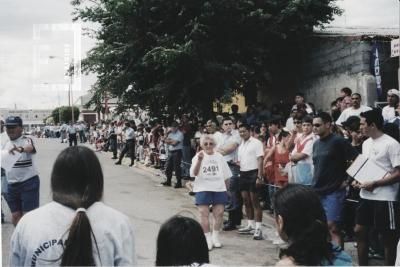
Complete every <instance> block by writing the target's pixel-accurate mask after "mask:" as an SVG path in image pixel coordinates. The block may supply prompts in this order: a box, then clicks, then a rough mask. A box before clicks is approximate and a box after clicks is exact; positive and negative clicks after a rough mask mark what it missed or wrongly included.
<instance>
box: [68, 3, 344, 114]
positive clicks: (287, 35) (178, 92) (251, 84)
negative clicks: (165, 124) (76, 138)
mask: <svg viewBox="0 0 400 267" xmlns="http://www.w3.org/2000/svg"><path fill="white" fill-rule="evenodd" d="M71 3H72V5H74V7H75V12H74V14H75V19H76V20H78V19H80V20H82V21H89V22H93V23H96V24H98V25H99V26H100V27H99V30H97V31H95V32H94V33H93V36H94V37H95V38H97V39H98V43H97V45H96V46H95V47H94V48H93V49H91V50H90V51H89V53H88V57H87V58H86V59H85V60H84V61H83V64H82V66H83V69H84V70H85V71H86V72H95V73H97V75H98V82H97V83H96V84H95V86H94V87H93V88H92V90H93V91H94V92H95V97H96V95H97V97H98V96H99V95H102V94H103V93H104V91H107V92H109V93H110V94H111V95H112V96H117V97H119V100H120V107H119V108H120V110H123V109H126V108H130V107H133V106H134V105H136V104H137V105H139V106H140V107H142V108H148V109H149V110H150V112H151V113H153V114H155V115H159V114H163V113H170V114H171V113H178V114H179V113H182V112H187V111H205V110H211V106H212V102H213V101H214V100H217V99H221V98H225V99H226V98H227V96H228V97H229V94H232V92H233V91H235V90H236V91H239V92H244V93H246V92H247V91H249V90H255V89H257V88H259V87H262V86H263V85H265V84H267V83H269V82H270V75H269V72H270V70H271V68H273V66H274V64H276V63H277V62H280V60H281V58H280V56H279V55H281V54H282V53H286V50H290V51H292V50H293V49H299V44H300V43H301V41H302V40H303V39H304V38H307V37H308V36H309V35H310V34H311V33H312V29H313V26H317V25H318V26H321V25H323V24H324V23H326V22H329V21H330V20H332V17H333V15H334V14H340V10H339V9H338V8H337V6H336V5H335V0H254V1H250V0H208V1H204V0H203V1H202V0H173V1H172V0H147V1H143V0H73V1H72V2H71ZM280 63H282V62H280ZM288 63H289V62H288ZM289 64H290V63H289ZM95 101H96V100H95V99H94V100H93V103H95Z"/></svg>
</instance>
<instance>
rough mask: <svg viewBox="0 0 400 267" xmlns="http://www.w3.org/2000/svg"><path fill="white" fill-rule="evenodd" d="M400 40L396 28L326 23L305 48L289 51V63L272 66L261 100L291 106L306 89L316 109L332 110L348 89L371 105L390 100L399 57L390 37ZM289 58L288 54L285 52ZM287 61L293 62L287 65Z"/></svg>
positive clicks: (316, 31)
mask: <svg viewBox="0 0 400 267" xmlns="http://www.w3.org/2000/svg"><path fill="white" fill-rule="evenodd" d="M397 38H399V29H398V28H369V27H347V28H342V27H326V28H325V29H315V30H314V34H313V36H312V37H311V38H309V39H307V40H306V41H305V42H304V43H303V44H301V47H300V48H299V49H298V50H296V53H297V54H295V53H293V51H288V52H287V56H286V58H285V60H282V62H283V63H284V64H285V65H283V64H281V65H277V66H274V69H275V72H274V73H271V76H272V77H273V78H272V81H271V83H270V85H269V86H267V87H266V88H265V90H261V91H259V92H258V96H257V100H258V101H260V102H264V103H268V104H273V103H278V102H281V103H282V102H284V103H287V104H292V103H293V99H294V95H295V93H296V92H299V91H300V92H302V93H304V95H305V97H306V100H307V102H311V103H313V104H314V105H315V107H316V109H317V110H328V109H329V107H330V103H331V102H332V101H333V100H335V99H336V98H337V97H339V92H340V89H341V88H343V87H349V88H351V89H352V91H353V92H358V93H360V94H361V95H362V97H363V104H366V105H370V106H373V105H374V103H375V102H377V101H382V100H383V101H384V100H385V99H386V92H387V90H389V89H391V88H398V72H397V71H398V68H399V58H391V57H390V50H391V44H390V41H391V40H392V39H397ZM375 44H377V45H378V51H379V59H380V60H379V63H380V74H381V78H382V83H381V84H382V89H383V90H382V94H381V96H380V97H378V95H377V90H376V79H375V76H374V74H373V73H374V71H373V68H372V66H373V64H372V61H373V56H372V50H373V47H374V45H375ZM283 54H284V56H285V53H283ZM287 62H289V64H287Z"/></svg>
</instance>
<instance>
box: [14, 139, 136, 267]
mask: <svg viewBox="0 0 400 267" xmlns="http://www.w3.org/2000/svg"><path fill="white" fill-rule="evenodd" d="M103 184H104V182H103V172H102V169H101V166H100V162H99V160H98V158H97V157H96V155H95V154H94V152H93V151H91V150H90V149H89V148H86V147H83V146H73V147H69V148H67V149H64V150H63V151H62V152H61V153H60V154H59V155H58V157H57V159H56V161H55V163H54V166H53V170H52V174H51V190H52V195H53V201H52V202H50V203H48V204H46V205H44V206H42V207H40V208H38V209H36V210H34V211H32V212H29V213H27V214H26V215H25V216H24V217H22V219H21V220H20V222H19V223H18V225H17V227H16V229H15V231H14V233H13V235H12V237H11V255H10V266H43V265H46V266H89V265H90V266H93V265H102V266H122V265H123V266H127V265H129V266H132V265H136V253H135V240H134V232H133V228H132V225H131V223H130V220H129V218H128V217H127V216H125V215H124V214H122V213H120V212H118V211H116V210H114V209H112V208H110V207H108V206H106V205H105V204H104V203H103V202H101V199H102V196H103Z"/></svg>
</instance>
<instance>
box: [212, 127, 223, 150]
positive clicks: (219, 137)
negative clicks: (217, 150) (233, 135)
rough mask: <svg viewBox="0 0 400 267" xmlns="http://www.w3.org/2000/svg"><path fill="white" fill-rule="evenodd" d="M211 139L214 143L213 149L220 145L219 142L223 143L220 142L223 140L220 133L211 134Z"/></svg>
mask: <svg viewBox="0 0 400 267" xmlns="http://www.w3.org/2000/svg"><path fill="white" fill-rule="evenodd" d="M213 137H214V139H215V143H216V144H215V147H218V146H219V145H220V144H221V142H223V141H222V139H223V136H222V133H221V132H220V131H216V132H215V133H213Z"/></svg>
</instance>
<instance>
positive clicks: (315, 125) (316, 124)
mask: <svg viewBox="0 0 400 267" xmlns="http://www.w3.org/2000/svg"><path fill="white" fill-rule="evenodd" d="M321 125H322V124H319V123H314V124H313V125H312V126H313V127H317V128H318V127H321Z"/></svg>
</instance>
